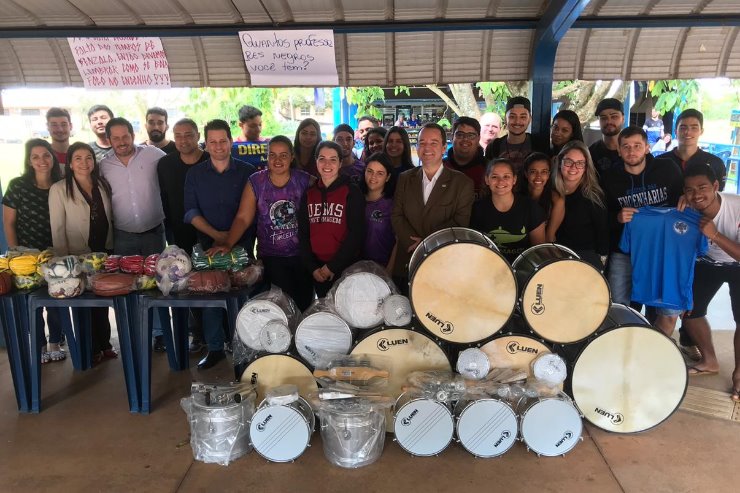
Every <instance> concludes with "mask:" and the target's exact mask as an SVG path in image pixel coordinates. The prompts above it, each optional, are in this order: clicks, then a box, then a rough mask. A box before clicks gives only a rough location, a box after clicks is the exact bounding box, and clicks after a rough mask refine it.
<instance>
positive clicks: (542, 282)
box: [512, 243, 611, 344]
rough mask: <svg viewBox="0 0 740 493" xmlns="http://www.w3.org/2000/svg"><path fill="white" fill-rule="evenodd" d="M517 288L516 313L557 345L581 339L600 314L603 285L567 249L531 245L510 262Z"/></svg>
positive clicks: (606, 295)
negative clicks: (519, 311) (520, 313)
mask: <svg viewBox="0 0 740 493" xmlns="http://www.w3.org/2000/svg"><path fill="white" fill-rule="evenodd" d="M512 266H513V267H514V272H515V273H516V279H517V283H518V285H519V288H520V290H521V293H520V296H519V303H520V308H521V312H522V316H523V317H524V319H525V320H526V321H527V324H528V325H529V326H530V327H531V328H532V330H533V331H534V332H536V333H537V334H538V335H539V336H540V337H542V338H544V339H546V340H548V341H550V342H557V343H561V344H568V343H572V342H577V341H580V340H583V339H585V338H587V337H588V336H590V335H591V334H593V332H594V331H595V330H596V329H597V328H598V327H599V325H601V323H602V322H603V321H604V319H605V318H606V314H607V312H608V311H609V305H610V303H611V295H610V292H609V285H608V284H607V282H606V279H604V276H603V275H602V274H601V272H599V271H598V270H596V269H595V268H594V267H593V266H592V265H591V264H589V263H587V262H584V261H582V260H580V258H579V257H578V255H577V254H576V253H575V252H573V251H572V250H569V249H568V248H566V247H564V246H561V245H555V244H552V243H550V244H543V245H536V246H533V247H531V248H529V249H527V250H525V251H524V252H523V253H522V254H521V255H520V256H519V257H517V259H516V260H515V261H514V263H513V264H512Z"/></svg>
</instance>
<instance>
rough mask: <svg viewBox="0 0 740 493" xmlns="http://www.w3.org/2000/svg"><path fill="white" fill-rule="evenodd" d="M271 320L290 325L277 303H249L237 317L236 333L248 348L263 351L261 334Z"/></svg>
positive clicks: (263, 301)
mask: <svg viewBox="0 0 740 493" xmlns="http://www.w3.org/2000/svg"><path fill="white" fill-rule="evenodd" d="M271 320H279V321H281V322H283V323H284V324H285V325H286V326H287V325H288V317H287V316H286V315H285V312H284V311H283V309H282V308H280V307H279V306H278V305H277V304H276V303H273V302H272V301H269V300H252V301H249V302H247V303H246V304H245V305H244V307H242V309H241V310H239V315H238V316H237V317H236V333H237V335H238V336H239V339H241V341H242V342H243V343H244V344H245V345H246V346H247V347H249V348H250V349H254V350H255V351H262V350H263V347H262V343H261V342H260V334H261V332H262V329H263V328H264V326H265V325H267V323H268V322H270V321H271Z"/></svg>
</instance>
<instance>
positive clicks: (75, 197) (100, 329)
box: [49, 142, 118, 362]
mask: <svg viewBox="0 0 740 493" xmlns="http://www.w3.org/2000/svg"><path fill="white" fill-rule="evenodd" d="M110 196H111V188H110V185H109V184H108V181H107V180H106V179H105V178H103V177H102V176H101V174H100V166H98V163H97V161H96V160H95V151H94V150H93V148H92V147H90V146H89V145H88V144H85V143H83V142H75V143H74V144H72V145H71V146H69V149H67V164H66V165H65V173H64V180H63V181H60V182H58V183H55V184H54V185H53V186H52V187H51V189H50V190H49V212H50V219H51V235H52V240H53V245H54V253H55V254H56V255H82V254H83V253H90V252H112V251H113V224H112V223H111V219H112V218H113V213H112V211H111V201H110ZM91 316H92V326H93V332H92V346H93V361H96V362H99V361H100V360H102V359H103V358H115V357H117V356H118V353H116V350H115V349H114V348H113V346H112V345H111V343H110V335H111V327H110V322H109V320H108V309H107V308H92V309H91Z"/></svg>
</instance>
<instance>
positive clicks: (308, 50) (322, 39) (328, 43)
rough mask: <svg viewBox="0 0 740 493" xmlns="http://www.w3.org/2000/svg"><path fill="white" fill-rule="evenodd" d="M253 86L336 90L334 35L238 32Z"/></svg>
mask: <svg viewBox="0 0 740 493" xmlns="http://www.w3.org/2000/svg"><path fill="white" fill-rule="evenodd" d="M239 39H240V40H241V43H242V53H243V54H244V62H245V63H246V64H247V70H248V71H249V75H250V76H251V80H252V85H253V86H312V87H315V86H336V85H338V84H339V77H338V76H337V63H336V58H335V56H334V31H332V30H330V29H326V30H320V31H240V32H239Z"/></svg>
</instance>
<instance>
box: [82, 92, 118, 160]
mask: <svg viewBox="0 0 740 493" xmlns="http://www.w3.org/2000/svg"><path fill="white" fill-rule="evenodd" d="M111 118H113V112H112V111H111V109H110V108H108V107H107V106H105V105H104V104H96V105H95V106H93V107H92V108H90V109H89V110H88V111H87V121H88V122H90V130H92V132H93V133H94V134H95V140H94V141H92V142H90V147H92V148H93V150H94V151H95V160H96V161H97V162H98V163H100V161H102V160H103V158H104V157H105V155H106V154H108V151H110V150H111V145H110V141H109V140H108V137H107V136H106V135H105V126H106V125H107V124H108V122H109V121H110V119H111Z"/></svg>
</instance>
